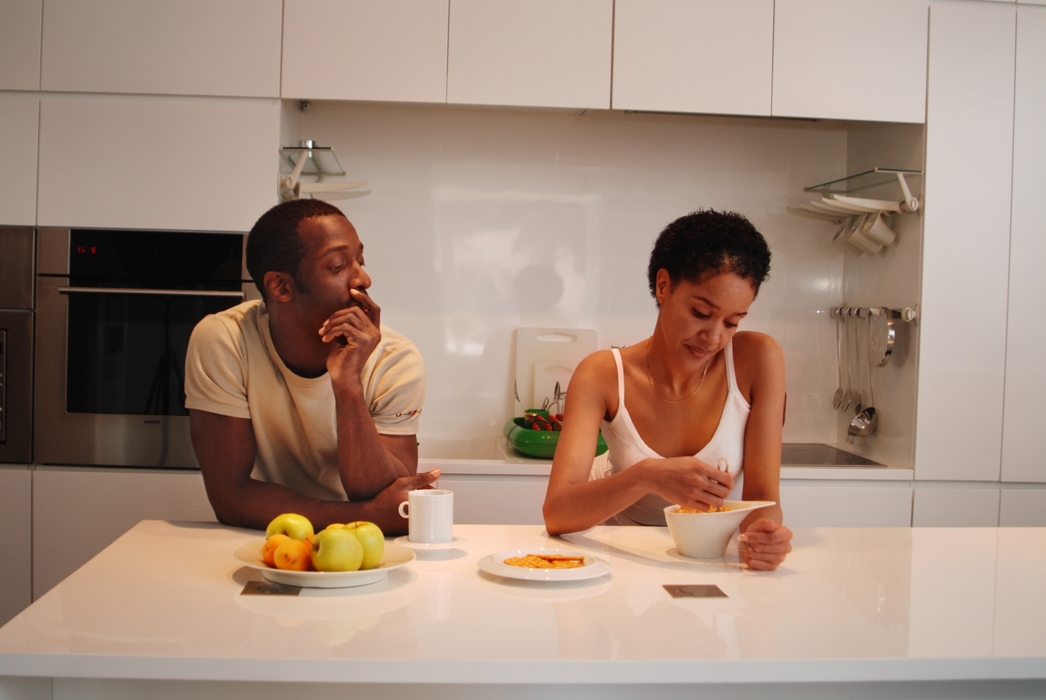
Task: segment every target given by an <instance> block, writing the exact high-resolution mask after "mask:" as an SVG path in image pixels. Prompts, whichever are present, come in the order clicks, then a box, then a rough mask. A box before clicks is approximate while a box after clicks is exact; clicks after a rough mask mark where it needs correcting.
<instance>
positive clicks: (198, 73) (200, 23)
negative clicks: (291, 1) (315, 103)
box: [40, 0, 283, 97]
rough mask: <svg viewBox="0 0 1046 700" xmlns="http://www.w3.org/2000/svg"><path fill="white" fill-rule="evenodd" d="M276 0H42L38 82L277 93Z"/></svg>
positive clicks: (97, 88) (80, 87) (74, 88)
mask: <svg viewBox="0 0 1046 700" xmlns="http://www.w3.org/2000/svg"><path fill="white" fill-rule="evenodd" d="M282 13H283V6H282V3H281V1H280V0H179V2H133V1H131V0H47V2H46V3H45V5H44V14H43V56H42V60H41V68H40V86H41V89H43V90H55V91H63V92H64V91H69V92H123V93H127V92H130V93H144V94H165V95H225V96H242V97H279V95H280V37H281V30H282Z"/></svg>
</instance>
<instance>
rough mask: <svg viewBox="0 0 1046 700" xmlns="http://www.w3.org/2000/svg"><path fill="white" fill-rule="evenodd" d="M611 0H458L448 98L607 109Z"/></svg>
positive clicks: (452, 17)
mask: <svg viewBox="0 0 1046 700" xmlns="http://www.w3.org/2000/svg"><path fill="white" fill-rule="evenodd" d="M613 22H614V3H613V0H516V1H514V2H490V0H454V1H453V2H452V3H451V5H450V42H449V50H448V54H447V102H451V103H457V104H483V105H516V106H532V107H568V108H592V109H608V108H609V107H610V67H611V58H612V56H611V39H612V36H613Z"/></svg>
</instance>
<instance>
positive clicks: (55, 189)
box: [37, 95, 279, 231]
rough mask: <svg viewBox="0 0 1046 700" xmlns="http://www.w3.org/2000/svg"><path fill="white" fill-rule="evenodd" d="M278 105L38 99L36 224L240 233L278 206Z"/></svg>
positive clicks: (265, 102)
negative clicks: (38, 154)
mask: <svg viewBox="0 0 1046 700" xmlns="http://www.w3.org/2000/svg"><path fill="white" fill-rule="evenodd" d="M278 154H279V101H278V100H269V99H259V100H245V99H215V98H170V97H129V96H115V97H114V96H109V97H87V96H81V95H70V96H48V97H44V98H43V99H42V101H41V106H40V179H39V207H38V219H37V221H38V223H39V224H40V225H42V226H84V227H103V228H104V227H114V228H158V229H186V230H222V231H246V230H248V229H250V227H251V226H252V225H253V224H254V222H255V221H256V220H257V218H258V217H259V216H261V214H262V213H263V212H265V211H266V210H267V209H268V208H269V207H271V206H272V205H274V204H276V201H277V197H276V176H277V170H278V167H279V163H278Z"/></svg>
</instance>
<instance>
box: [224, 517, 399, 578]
mask: <svg viewBox="0 0 1046 700" xmlns="http://www.w3.org/2000/svg"><path fill="white" fill-rule="evenodd" d="M233 555H234V556H235V557H236V558H237V559H239V560H240V562H241V563H242V564H243V565H244V566H247V567H248V568H251V569H256V570H257V571H260V572H261V573H262V576H264V577H265V578H266V579H268V580H269V581H273V582H275V583H283V584H286V585H289V586H302V587H306V588H348V587H349V586H364V585H367V584H369V583H377V582H378V581H382V580H384V579H385V577H387V576H388V575H389V572H390V571H392V570H394V569H398V568H400V567H401V566H403V565H405V564H408V563H410V562H412V561H414V557H415V555H414V552H412V551H411V550H409V549H407V548H406V547H401V546H400V545H398V544H395V543H393V542H388V543H387V542H385V536H384V535H383V534H382V532H381V529H380V528H378V526H377V525H375V524H374V523H369V522H363V521H357V522H352V523H347V524H340V523H339V524H332V525H329V526H327V527H326V528H325V529H324V530H321V531H320V532H318V533H314V531H313V527H312V523H310V522H309V520H308V519H307V518H305V516H302V515H297V514H295V513H284V514H282V515H279V516H277V517H276V518H274V519H273V520H272V522H271V523H269V526H268V528H266V530H265V540H263V541H261V542H257V541H256V542H250V543H248V544H245V545H243V546H242V547H240V548H238V549H237V550H236V551H235V552H234V553H233Z"/></svg>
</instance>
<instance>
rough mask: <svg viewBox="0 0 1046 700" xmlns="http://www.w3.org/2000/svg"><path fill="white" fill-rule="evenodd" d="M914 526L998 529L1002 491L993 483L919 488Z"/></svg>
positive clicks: (916, 494)
mask: <svg viewBox="0 0 1046 700" xmlns="http://www.w3.org/2000/svg"><path fill="white" fill-rule="evenodd" d="M912 525H915V526H917V527H997V526H998V525H999V489H998V488H991V487H990V484H985V485H983V486H981V485H974V486H968V487H966V486H962V485H958V484H956V485H947V486H941V487H938V486H932V487H929V488H916V489H915V493H914V498H913V499H912Z"/></svg>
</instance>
